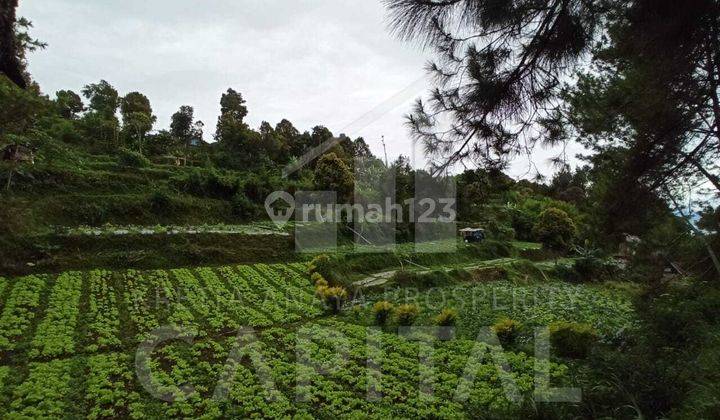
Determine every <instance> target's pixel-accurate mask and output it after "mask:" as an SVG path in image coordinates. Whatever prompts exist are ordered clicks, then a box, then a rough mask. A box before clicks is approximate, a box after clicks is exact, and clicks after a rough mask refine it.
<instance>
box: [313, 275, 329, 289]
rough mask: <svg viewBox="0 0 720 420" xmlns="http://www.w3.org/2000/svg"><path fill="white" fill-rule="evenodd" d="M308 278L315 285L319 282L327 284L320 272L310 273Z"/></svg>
mask: <svg viewBox="0 0 720 420" xmlns="http://www.w3.org/2000/svg"><path fill="white" fill-rule="evenodd" d="M310 280H311V281H312V282H313V283H314V284H315V285H316V286H317V285H318V283H319V282H325V285H327V281H326V280H325V277H323V275H322V274H320V273H312V275H311V276H310Z"/></svg>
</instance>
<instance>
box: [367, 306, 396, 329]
mask: <svg viewBox="0 0 720 420" xmlns="http://www.w3.org/2000/svg"><path fill="white" fill-rule="evenodd" d="M372 310H373V314H374V315H375V322H376V323H377V324H378V325H385V323H386V322H387V320H388V318H389V317H390V313H392V310H393V304H392V303H390V302H388V301H385V300H383V301H380V302H375V304H374V305H373V308H372Z"/></svg>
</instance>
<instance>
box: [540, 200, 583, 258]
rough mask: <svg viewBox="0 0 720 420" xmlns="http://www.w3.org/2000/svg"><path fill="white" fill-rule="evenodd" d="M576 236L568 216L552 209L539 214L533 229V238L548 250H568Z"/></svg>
mask: <svg viewBox="0 0 720 420" xmlns="http://www.w3.org/2000/svg"><path fill="white" fill-rule="evenodd" d="M576 234H577V229H576V228H575V223H574V222H573V221H572V219H571V218H570V216H568V214H567V213H565V212H564V211H562V210H560V209H556V208H553V207H551V208H548V209H547V210H545V211H543V212H542V213H540V217H539V218H538V221H537V223H535V226H534V227H533V235H535V238H536V239H537V240H538V241H540V242H542V244H543V245H544V246H545V247H546V248H549V249H556V250H567V249H569V248H570V246H572V243H573V241H574V240H575V236H576Z"/></svg>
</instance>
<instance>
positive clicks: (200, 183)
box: [173, 168, 241, 200]
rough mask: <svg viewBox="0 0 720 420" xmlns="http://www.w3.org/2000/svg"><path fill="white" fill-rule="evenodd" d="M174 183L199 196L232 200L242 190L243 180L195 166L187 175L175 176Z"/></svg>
mask: <svg viewBox="0 0 720 420" xmlns="http://www.w3.org/2000/svg"><path fill="white" fill-rule="evenodd" d="M173 185H175V187H176V188H177V189H179V190H180V191H183V192H186V193H188V194H192V195H195V196H198V197H213V198H219V199H224V200H230V199H233V198H234V197H235V195H236V194H238V192H239V191H240V190H241V182H240V180H239V179H238V178H237V177H235V176H223V175H221V174H220V173H218V172H217V171H216V170H214V169H201V168H195V169H193V171H192V172H190V173H189V174H187V175H182V176H179V177H175V178H174V179H173Z"/></svg>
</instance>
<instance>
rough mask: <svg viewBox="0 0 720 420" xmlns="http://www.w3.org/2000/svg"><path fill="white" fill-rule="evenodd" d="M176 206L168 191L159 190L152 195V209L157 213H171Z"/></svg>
mask: <svg viewBox="0 0 720 420" xmlns="http://www.w3.org/2000/svg"><path fill="white" fill-rule="evenodd" d="M174 207H175V205H174V203H173V199H172V197H171V196H170V194H169V193H168V192H167V191H164V190H157V191H155V192H153V193H152V195H150V210H152V212H153V213H155V214H156V215H158V216H166V215H169V214H171V213H172V212H173V210H174Z"/></svg>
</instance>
